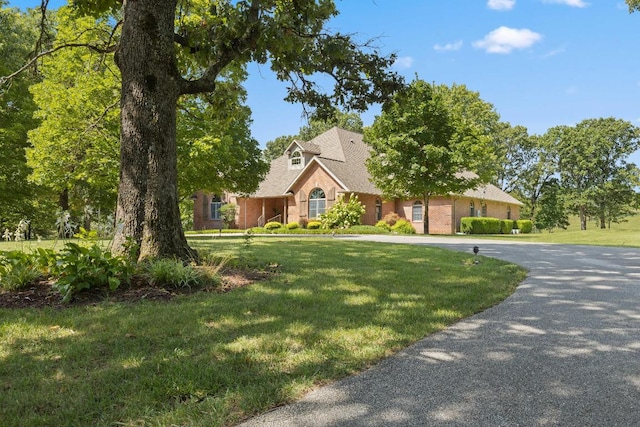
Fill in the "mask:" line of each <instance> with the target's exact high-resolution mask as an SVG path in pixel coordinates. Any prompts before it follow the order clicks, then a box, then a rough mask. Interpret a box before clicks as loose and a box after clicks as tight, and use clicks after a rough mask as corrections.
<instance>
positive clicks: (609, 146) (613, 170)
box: [557, 118, 640, 230]
mask: <svg viewBox="0 0 640 427" xmlns="http://www.w3.org/2000/svg"><path fill="white" fill-rule="evenodd" d="M639 147H640V130H639V129H638V128H636V127H635V126H633V125H631V123H629V122H626V121H624V120H618V119H614V118H606V119H605V118H600V119H588V120H584V121H582V122H580V123H578V124H577V125H576V126H575V127H563V128H560V129H559V139H558V140H557V152H558V171H559V173H560V179H561V182H562V187H563V189H564V191H565V194H566V195H567V203H568V205H569V208H571V209H573V211H574V212H575V213H577V214H578V215H579V217H580V228H581V229H582V230H585V229H586V228H587V218H588V216H590V215H596V216H598V217H599V218H600V226H601V227H602V228H605V227H606V216H605V215H606V212H611V211H612V210H613V211H615V210H618V209H619V208H620V206H625V205H630V204H631V203H632V202H634V201H635V196H634V195H635V191H634V189H635V186H636V185H637V181H635V179H632V178H633V177H634V176H637V172H636V171H635V169H636V167H635V165H633V164H629V163H627V158H628V157H629V155H631V154H632V153H633V152H635V151H636V150H638V148H639ZM614 188H615V189H616V190H617V191H616V193H615V195H616V196H617V200H616V201H615V202H613V201H612V200H613V197H612V195H611V194H610V193H609V192H610V191H612V189H614ZM623 189H626V191H622V190H623Z"/></svg>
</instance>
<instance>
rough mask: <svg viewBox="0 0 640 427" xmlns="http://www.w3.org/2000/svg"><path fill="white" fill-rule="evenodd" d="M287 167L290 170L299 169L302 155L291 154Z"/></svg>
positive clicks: (295, 152)
mask: <svg viewBox="0 0 640 427" xmlns="http://www.w3.org/2000/svg"><path fill="white" fill-rule="evenodd" d="M289 165H290V166H291V168H292V169H299V168H301V167H302V154H301V153H300V152H299V151H294V152H293V153H291V157H290V158H289Z"/></svg>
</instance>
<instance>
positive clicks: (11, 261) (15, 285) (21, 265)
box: [0, 251, 42, 291]
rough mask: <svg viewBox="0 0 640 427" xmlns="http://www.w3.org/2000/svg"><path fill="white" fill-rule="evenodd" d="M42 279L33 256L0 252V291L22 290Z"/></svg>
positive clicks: (15, 252) (16, 252) (23, 253)
mask: <svg viewBox="0 0 640 427" xmlns="http://www.w3.org/2000/svg"><path fill="white" fill-rule="evenodd" d="M41 277H42V273H41V272H40V270H39V268H38V266H37V265H36V259H35V257H34V256H33V255H30V254H27V253H25V252H22V251H9V252H0V289H4V290H8V291H15V290H19V289H22V288H24V287H26V286H28V285H30V284H31V283H33V282H34V281H35V280H37V279H39V278H41Z"/></svg>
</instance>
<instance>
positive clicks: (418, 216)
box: [411, 201, 422, 222]
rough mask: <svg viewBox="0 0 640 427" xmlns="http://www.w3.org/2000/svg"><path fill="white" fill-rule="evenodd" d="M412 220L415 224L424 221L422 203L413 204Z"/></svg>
mask: <svg viewBox="0 0 640 427" xmlns="http://www.w3.org/2000/svg"><path fill="white" fill-rule="evenodd" d="M411 220H412V221H413V222H419V221H422V202H421V201H416V202H415V203H414V204H413V209H412V211H411Z"/></svg>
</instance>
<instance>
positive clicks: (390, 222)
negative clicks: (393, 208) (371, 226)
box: [376, 212, 400, 227]
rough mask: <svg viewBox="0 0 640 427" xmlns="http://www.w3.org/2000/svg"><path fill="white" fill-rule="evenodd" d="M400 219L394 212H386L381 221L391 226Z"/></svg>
mask: <svg viewBox="0 0 640 427" xmlns="http://www.w3.org/2000/svg"><path fill="white" fill-rule="evenodd" d="M399 220H400V215H398V214H397V213H395V212H391V213H388V214H386V215H385V216H384V218H382V221H384V222H386V223H387V224H388V225H389V226H390V227H393V226H394V225H395V223H396V222H398V221H399ZM376 225H377V224H376Z"/></svg>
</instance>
